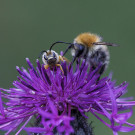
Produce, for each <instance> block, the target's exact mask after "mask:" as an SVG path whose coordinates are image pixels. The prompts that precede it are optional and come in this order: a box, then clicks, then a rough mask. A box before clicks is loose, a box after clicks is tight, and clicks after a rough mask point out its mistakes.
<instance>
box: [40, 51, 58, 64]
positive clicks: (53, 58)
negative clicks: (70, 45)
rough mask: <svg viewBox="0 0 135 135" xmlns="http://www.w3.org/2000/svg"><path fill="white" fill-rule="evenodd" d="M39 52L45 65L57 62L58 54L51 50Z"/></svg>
mask: <svg viewBox="0 0 135 135" xmlns="http://www.w3.org/2000/svg"><path fill="white" fill-rule="evenodd" d="M41 54H42V61H43V63H44V64H45V65H55V64H56V63H58V62H59V55H58V54H57V53H56V52H55V51H53V50H51V51H50V50H47V51H42V52H41ZM41 54H40V55H41Z"/></svg>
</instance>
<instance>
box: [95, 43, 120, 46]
mask: <svg viewBox="0 0 135 135" xmlns="http://www.w3.org/2000/svg"><path fill="white" fill-rule="evenodd" d="M93 45H107V46H118V45H117V44H114V43H108V42H95V43H93Z"/></svg>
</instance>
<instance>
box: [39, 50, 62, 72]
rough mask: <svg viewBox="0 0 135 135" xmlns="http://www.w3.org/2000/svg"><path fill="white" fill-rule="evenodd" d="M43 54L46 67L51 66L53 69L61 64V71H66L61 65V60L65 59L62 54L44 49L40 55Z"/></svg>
mask: <svg viewBox="0 0 135 135" xmlns="http://www.w3.org/2000/svg"><path fill="white" fill-rule="evenodd" d="M41 55H42V61H43V63H44V68H45V69H48V68H49V67H50V68H51V69H52V68H53V67H55V66H59V67H60V69H61V71H62V72H63V73H64V71H63V69H62V66H61V65H60V62H61V61H64V59H63V58H62V56H61V55H58V53H56V52H55V51H53V50H47V51H42V52H41V53H40V56H41ZM40 56H39V57H40Z"/></svg>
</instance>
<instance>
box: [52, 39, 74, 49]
mask: <svg viewBox="0 0 135 135" xmlns="http://www.w3.org/2000/svg"><path fill="white" fill-rule="evenodd" d="M58 43H64V44H70V45H73V43H67V42H62V41H57V42H55V43H53V44H52V45H51V47H50V51H51V50H52V47H53V46H54V45H55V44H58Z"/></svg>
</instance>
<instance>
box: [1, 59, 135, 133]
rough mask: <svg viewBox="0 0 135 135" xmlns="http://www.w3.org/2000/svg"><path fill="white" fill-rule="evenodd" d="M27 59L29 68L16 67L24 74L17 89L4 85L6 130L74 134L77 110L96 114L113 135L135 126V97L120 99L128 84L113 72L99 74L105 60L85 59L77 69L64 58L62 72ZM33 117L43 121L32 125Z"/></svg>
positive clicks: (16, 82)
mask: <svg viewBox="0 0 135 135" xmlns="http://www.w3.org/2000/svg"><path fill="white" fill-rule="evenodd" d="M26 60H27V63H28V65H29V68H28V70H26V69H24V68H21V69H20V68H19V67H17V71H18V72H19V74H20V77H18V80H17V81H14V82H13V85H14V88H10V89H9V90H7V89H2V88H1V89H0V112H1V115H0V129H1V130H5V131H7V132H6V135H8V134H9V133H10V132H16V135H18V134H19V133H20V132H21V130H25V131H27V132H28V133H29V134H32V133H41V134H45V135H53V134H54V132H55V131H57V132H58V133H59V134H65V135H69V134H71V133H74V129H73V127H72V125H71V122H72V121H74V120H75V118H74V117H72V115H71V112H72V110H73V109H76V110H78V111H79V112H80V113H81V115H82V116H84V117H87V116H86V115H85V112H90V113H92V114H93V115H94V116H95V117H96V118H97V119H99V120H100V121H101V122H102V123H103V124H105V125H106V126H107V127H109V128H110V129H112V131H113V133H114V135H117V134H118V132H130V131H133V130H135V125H134V124H131V123H129V122H128V119H129V118H130V117H131V116H132V113H133V111H132V107H133V106H134V105H135V101H129V100H130V98H121V96H122V95H124V94H125V93H126V92H127V85H128V84H127V83H126V82H124V83H122V84H120V85H119V86H116V84H115V81H111V77H110V76H108V77H104V78H102V79H99V77H100V75H99V74H98V70H99V68H100V65H99V67H98V68H97V69H95V70H92V69H89V67H88V65H87V64H86V63H85V61H83V62H82V63H78V64H76V67H75V69H74V70H73V67H71V68H69V66H70V65H68V64H67V63H66V62H64V63H61V65H62V68H63V71H64V73H63V72H62V71H61V70H60V68H59V67H56V69H55V70H51V69H47V70H45V68H44V65H41V64H40V63H39V61H38V60H37V67H36V69H35V68H34V67H33V65H32V64H31V62H30V61H29V59H28V58H27V59H26ZM2 99H7V100H5V102H4V101H2ZM33 116H36V119H38V120H39V122H38V123H37V124H36V125H35V127H33V126H32V127H30V126H28V123H30V120H31V119H32V117H33ZM100 116H104V117H105V118H107V119H108V120H109V121H110V122H109V123H107V122H106V119H105V120H104V119H102V118H103V117H100ZM108 120H107V121H108ZM18 127H19V128H18Z"/></svg>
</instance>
